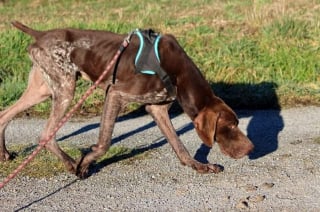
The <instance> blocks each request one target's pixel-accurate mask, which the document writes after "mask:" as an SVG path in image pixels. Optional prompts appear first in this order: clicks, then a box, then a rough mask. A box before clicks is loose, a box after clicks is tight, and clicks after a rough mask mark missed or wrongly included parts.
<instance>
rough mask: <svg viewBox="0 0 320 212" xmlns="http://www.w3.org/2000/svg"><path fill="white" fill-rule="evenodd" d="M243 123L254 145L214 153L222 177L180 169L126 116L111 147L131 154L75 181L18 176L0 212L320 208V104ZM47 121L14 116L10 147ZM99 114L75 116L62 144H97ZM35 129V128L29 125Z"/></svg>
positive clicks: (179, 122)
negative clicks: (249, 149)
mask: <svg viewBox="0 0 320 212" xmlns="http://www.w3.org/2000/svg"><path fill="white" fill-rule="evenodd" d="M237 113H238V115H239V117H240V128H241V129H242V130H243V131H245V132H246V133H247V134H248V137H249V138H250V139H251V140H252V141H253V143H254V144H255V146H256V151H255V152H254V153H253V154H251V155H250V156H249V157H246V158H243V159H240V160H234V159H231V158H228V157H227V156H225V155H223V154H222V153H220V151H219V148H218V146H214V148H213V149H212V150H211V152H210V154H209V156H208V160H209V161H210V162H212V163H217V164H220V165H222V166H223V167H224V171H223V172H222V173H219V174H198V173H196V172H195V171H194V170H192V169H190V168H188V167H184V166H182V165H181V164H180V163H179V162H178V159H177V158H176V156H175V155H174V152H173V151H172V149H171V147H170V146H169V144H167V142H166V140H165V139H164V138H163V137H162V135H161V133H160V131H159V129H158V128H157V127H156V126H155V125H154V123H153V122H152V119H151V117H149V116H147V115H143V116H139V117H123V118H120V119H119V120H118V122H117V124H116V129H115V131H114V136H113V143H114V144H113V145H121V146H125V147H128V148H135V151H133V153H131V154H128V155H125V156H123V157H119V158H113V159H112V160H109V161H104V162H103V163H100V164H96V165H95V166H94V167H93V174H92V176H91V177H89V178H88V179H85V180H78V179H77V178H76V177H75V176H73V175H70V174H61V175H59V176H55V177H52V178H48V179H33V178H30V177H17V178H15V179H14V180H13V181H11V182H10V183H9V184H8V185H7V186H6V187H5V188H3V189H1V190H0V209H1V211H242V210H243V211H320V154H319V152H320V107H303V108H292V109H285V110H282V111H276V110H258V111H237ZM172 121H173V123H174V126H175V127H176V129H177V132H178V133H179V135H180V138H181V139H182V140H183V141H184V143H185V145H186V146H187V148H188V149H189V150H190V152H191V153H192V154H195V153H196V152H197V150H199V147H200V139H199V138H198V137H197V135H196V132H195V131H194V129H193V126H192V124H191V122H190V120H189V119H188V117H187V116H186V115H184V114H177V115H172ZM44 123H45V120H41V119H16V120H14V121H13V122H12V123H11V124H10V125H9V127H8V129H7V134H6V138H7V142H8V145H9V147H10V145H11V144H14V143H19V142H21V143H22V142H25V141H32V142H34V143H36V141H37V136H38V135H39V134H40V132H41V129H42V128H43V125H44ZM98 127H99V117H95V118H90V119H83V120H72V121H71V122H69V123H68V124H67V125H66V126H65V127H64V128H63V129H61V130H60V131H59V133H58V135H57V137H58V139H59V143H60V144H68V145H76V146H77V147H79V148H80V147H88V146H90V145H92V144H94V143H95V142H96V141H97V137H98ZM31 129H32V130H31Z"/></svg>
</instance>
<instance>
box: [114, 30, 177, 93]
mask: <svg viewBox="0 0 320 212" xmlns="http://www.w3.org/2000/svg"><path fill="white" fill-rule="evenodd" d="M133 35H137V36H138V38H139V41H140V46H139V49H138V52H137V55H136V57H135V62H134V64H135V68H136V73H139V74H147V75H158V76H159V78H160V79H161V81H162V82H163V84H164V86H165V88H166V89H167V91H168V93H169V95H170V96H176V89H175V87H174V85H173V84H172V82H171V79H170V77H169V75H168V74H167V73H166V72H165V71H164V70H163V69H162V68H161V66H160V63H161V61H160V59H161V58H160V56H159V42H160V39H161V35H160V34H158V33H155V32H154V31H153V30H151V29H148V30H140V29H136V30H134V31H133V32H131V33H130V34H129V36H128V40H129V41H130V39H131V37H132V36H133ZM119 59H120V57H119V58H118V60H117V62H116V64H115V69H114V72H113V80H112V82H113V84H114V83H115V81H116V71H117V66H118V63H119Z"/></svg>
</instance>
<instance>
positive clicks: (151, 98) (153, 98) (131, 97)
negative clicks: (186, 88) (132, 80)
mask: <svg viewBox="0 0 320 212" xmlns="http://www.w3.org/2000/svg"><path fill="white" fill-rule="evenodd" d="M119 93H120V96H121V98H122V99H123V100H124V101H125V102H128V103H129V102H136V103H140V104H160V103H163V102H172V101H174V100H175V98H176V97H175V96H174V97H172V96H170V95H169V94H168V92H167V90H166V89H165V88H164V89H162V90H160V91H150V92H147V93H145V94H141V95H136V94H130V93H125V92H121V91H120V92H119Z"/></svg>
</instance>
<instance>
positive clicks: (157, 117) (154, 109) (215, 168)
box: [146, 104, 222, 173]
mask: <svg viewBox="0 0 320 212" xmlns="http://www.w3.org/2000/svg"><path fill="white" fill-rule="evenodd" d="M168 107H169V104H165V105H147V106H146V110H147V111H148V113H150V114H151V116H152V117H153V119H154V121H155V122H156V123H157V125H158V127H159V128H160V130H161V132H162V133H163V134H164V136H165V137H166V139H167V141H168V142H169V143H170V145H171V146H172V148H173V150H174V151H175V153H176V154H177V156H178V158H179V160H180V162H181V163H182V164H183V165H187V166H190V167H192V168H193V169H195V170H196V171H198V172H200V173H210V172H211V173H218V172H220V171H222V169H221V167H220V166H219V165H215V164H210V163H208V164H203V163H200V162H198V161H196V160H195V159H194V158H192V157H191V156H190V154H189V152H188V150H187V149H186V147H185V146H184V145H183V143H182V142H181V140H180V139H179V137H178V135H177V133H176V131H175V129H174V127H173V125H172V123H171V120H170V117H169V114H168Z"/></svg>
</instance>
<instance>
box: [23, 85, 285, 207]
mask: <svg viewBox="0 0 320 212" xmlns="http://www.w3.org/2000/svg"><path fill="white" fill-rule="evenodd" d="M212 87H213V90H214V91H215V93H216V95H217V96H220V97H221V98H222V99H224V100H225V101H226V103H227V104H228V105H230V106H231V107H232V108H234V109H237V110H236V111H237V114H238V116H239V118H240V119H241V118H250V121H249V124H248V126H247V135H248V137H249V138H250V140H251V141H252V142H253V144H254V145H255V150H254V152H252V153H251V154H250V155H249V158H250V159H252V160H254V159H258V158H261V157H264V156H266V155H268V154H270V153H272V152H274V151H276V150H277V149H278V134H279V133H280V132H281V130H282V129H283V127H284V122H283V119H282V117H281V114H280V109H281V108H280V106H279V104H278V98H277V96H276V93H275V89H276V87H277V86H276V84H274V83H269V82H264V83H260V84H256V85H251V84H250V85H247V84H231V85H230V84H225V83H216V84H213V85H212ZM261 89H262V90H263V92H264V93H265V95H262V96H255V95H254V94H255V92H256V91H257V90H258V91H259V90H261ZM243 92H246V93H251V92H252V95H251V96H250V95H247V98H243V95H242V93H243ZM259 93H261V92H259ZM250 98H255V102H260V105H259V104H258V105H257V104H255V105H252V104H251V102H252V101H251V99H250ZM256 98H261V100H260V101H259V100H258V101H257V99H256ZM270 108H272V110H270ZM244 109H245V110H244ZM250 109H253V110H250ZM257 109H258V110H257ZM264 109H267V110H264ZM170 111H171V116H170V117H171V118H175V117H176V116H179V115H180V114H181V113H182V110H181V108H180V107H178V106H177V104H174V105H173V108H172V109H171V110H170ZM145 114H146V113H145V111H144V109H140V110H138V111H137V112H136V111H135V112H133V113H130V114H127V115H125V116H122V117H120V118H119V119H118V122H121V121H126V120H128V119H131V118H134V117H138V116H141V115H145ZM99 126H100V124H99V123H95V124H90V125H87V126H84V127H82V128H81V129H79V130H76V131H74V132H72V133H70V134H69V135H66V136H63V137H61V138H59V139H58V141H63V140H65V139H67V138H70V137H73V136H76V135H79V134H81V133H86V132H88V131H90V130H93V129H96V128H98V127H99ZM155 126H156V125H155V123H154V122H149V123H147V124H145V125H143V126H141V127H138V128H136V129H135V130H132V131H130V132H127V133H125V134H122V135H120V136H118V137H115V138H113V139H112V143H113V144H114V143H117V142H120V141H122V140H124V139H126V138H128V137H130V136H133V135H134V134H136V133H140V132H143V131H145V130H148V129H150V128H152V127H155ZM193 128H194V127H193V124H192V123H191V122H189V123H186V124H185V125H183V126H182V127H181V128H178V129H177V134H178V135H182V134H184V133H186V132H188V131H190V130H193ZM166 143H167V141H166V140H165V139H164V138H163V137H161V138H159V139H157V140H155V141H154V142H151V143H150V145H147V146H143V147H138V148H136V149H134V150H133V151H131V152H130V153H127V154H122V155H119V156H114V157H112V158H108V159H105V160H102V161H99V162H98V163H96V164H94V165H93V167H91V169H90V173H89V176H90V175H92V174H94V173H97V172H99V171H100V170H101V169H103V168H104V167H106V166H108V165H110V164H112V163H115V162H119V161H122V160H125V159H128V158H132V157H135V156H137V155H139V154H142V153H144V152H146V151H150V150H153V149H156V148H159V147H161V146H163V145H165V144H166ZM199 145H200V147H199V148H198V149H197V151H196V153H195V156H194V158H195V159H196V160H198V161H200V162H203V163H209V161H208V155H209V153H210V150H211V149H210V148H208V147H206V146H205V145H203V144H200V140H199ZM75 182H76V181H72V182H71V183H69V184H67V185H66V186H64V187H62V188H59V189H57V190H56V191H55V192H52V193H51V194H49V195H46V196H45V197H42V198H40V199H38V200H36V201H33V202H31V203H29V204H27V205H26V206H24V207H22V208H20V209H18V210H17V211H20V210H24V209H26V208H28V207H29V206H31V205H33V204H34V203H37V202H40V201H42V200H43V199H45V198H47V197H50V196H52V195H54V194H56V193H59V192H61V191H62V190H63V189H65V188H67V187H69V186H71V185H72V184H74V183H75Z"/></svg>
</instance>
